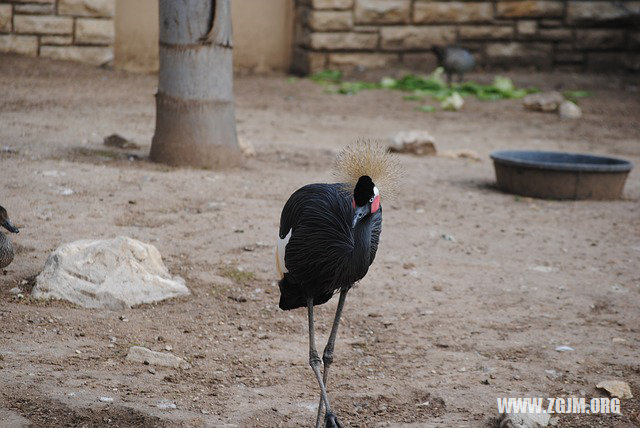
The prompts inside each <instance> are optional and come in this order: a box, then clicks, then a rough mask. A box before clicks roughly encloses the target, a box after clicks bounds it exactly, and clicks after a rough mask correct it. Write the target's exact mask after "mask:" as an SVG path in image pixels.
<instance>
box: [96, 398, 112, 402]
mask: <svg viewBox="0 0 640 428" xmlns="http://www.w3.org/2000/svg"><path fill="white" fill-rule="evenodd" d="M99 400H100V401H102V402H103V403H113V397H100V398H99Z"/></svg>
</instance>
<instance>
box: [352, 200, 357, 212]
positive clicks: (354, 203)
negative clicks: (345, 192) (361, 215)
mask: <svg viewBox="0 0 640 428" xmlns="http://www.w3.org/2000/svg"><path fill="white" fill-rule="evenodd" d="M351 206H352V207H353V209H354V210H355V209H356V200H355V199H351Z"/></svg>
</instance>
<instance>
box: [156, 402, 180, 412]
mask: <svg viewBox="0 0 640 428" xmlns="http://www.w3.org/2000/svg"><path fill="white" fill-rule="evenodd" d="M156 407H157V408H158V409H165V410H169V409H175V408H176V407H177V406H176V403H172V402H170V401H164V400H163V401H159V402H158V403H157V404H156Z"/></svg>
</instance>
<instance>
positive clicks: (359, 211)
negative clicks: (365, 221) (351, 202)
mask: <svg viewBox="0 0 640 428" xmlns="http://www.w3.org/2000/svg"><path fill="white" fill-rule="evenodd" d="M369 209H370V208H369V204H367V205H364V206H362V207H356V210H355V212H354V213H353V224H352V225H351V228H354V227H356V224H358V222H359V221H360V220H362V218H363V217H364V216H366V215H367V214H369Z"/></svg>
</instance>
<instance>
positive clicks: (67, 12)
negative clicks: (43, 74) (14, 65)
mask: <svg viewBox="0 0 640 428" xmlns="http://www.w3.org/2000/svg"><path fill="white" fill-rule="evenodd" d="M114 15H115V0H10V1H7V0H0V52H5V53H7V52H8V53H17V54H22V55H28V56H42V57H48V58H54V59H63V60H74V61H80V62H86V63H89V64H94V65H103V64H105V63H108V62H110V61H111V60H112V59H113V42H114V37H115V30H114V21H113V19H114Z"/></svg>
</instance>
